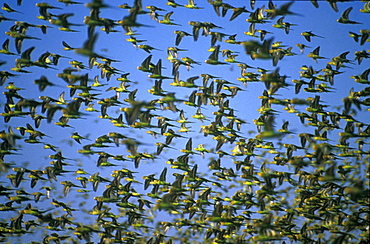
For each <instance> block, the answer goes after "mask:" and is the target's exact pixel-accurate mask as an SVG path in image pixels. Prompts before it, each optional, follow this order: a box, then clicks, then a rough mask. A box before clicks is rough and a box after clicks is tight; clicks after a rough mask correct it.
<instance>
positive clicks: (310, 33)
mask: <svg viewBox="0 0 370 244" xmlns="http://www.w3.org/2000/svg"><path fill="white" fill-rule="evenodd" d="M301 35H302V36H304V38H305V39H306V40H307V41H308V42H311V37H320V38H324V37H322V36H318V35H316V34H313V33H312V31H305V32H302V33H301Z"/></svg>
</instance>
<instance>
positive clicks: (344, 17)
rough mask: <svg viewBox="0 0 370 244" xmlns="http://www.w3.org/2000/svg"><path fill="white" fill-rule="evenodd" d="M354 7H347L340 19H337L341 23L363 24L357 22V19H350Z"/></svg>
mask: <svg viewBox="0 0 370 244" xmlns="http://www.w3.org/2000/svg"><path fill="white" fill-rule="evenodd" d="M352 9H353V7H349V8H347V9H346V10H344V12H343V13H342V15H341V16H340V18H339V19H337V21H338V22H339V23H341V24H362V23H360V22H356V21H353V20H350V19H349V17H348V16H349V14H350V13H351V11H352Z"/></svg>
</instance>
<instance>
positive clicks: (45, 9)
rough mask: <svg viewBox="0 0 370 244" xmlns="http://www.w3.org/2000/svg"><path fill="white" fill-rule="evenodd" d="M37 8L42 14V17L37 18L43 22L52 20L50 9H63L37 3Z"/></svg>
mask: <svg viewBox="0 0 370 244" xmlns="http://www.w3.org/2000/svg"><path fill="white" fill-rule="evenodd" d="M36 6H37V7H38V8H39V13H40V16H38V17H37V18H39V19H42V20H50V19H51V17H52V14H50V13H49V12H48V9H61V8H58V7H54V6H52V5H50V4H48V3H45V2H43V3H36Z"/></svg>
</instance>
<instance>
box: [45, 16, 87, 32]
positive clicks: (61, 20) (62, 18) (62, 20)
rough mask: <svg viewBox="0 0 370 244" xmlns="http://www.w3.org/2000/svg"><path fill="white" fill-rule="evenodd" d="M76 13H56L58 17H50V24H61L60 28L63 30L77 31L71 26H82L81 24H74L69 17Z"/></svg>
mask: <svg viewBox="0 0 370 244" xmlns="http://www.w3.org/2000/svg"><path fill="white" fill-rule="evenodd" d="M73 15H74V14H73V13H68V14H60V15H55V17H57V18H56V19H53V18H51V19H49V22H50V24H53V25H56V26H60V27H59V30H62V31H71V32H76V31H75V30H72V29H70V27H71V26H81V25H80V24H72V23H70V22H68V20H67V18H69V17H72V16H73Z"/></svg>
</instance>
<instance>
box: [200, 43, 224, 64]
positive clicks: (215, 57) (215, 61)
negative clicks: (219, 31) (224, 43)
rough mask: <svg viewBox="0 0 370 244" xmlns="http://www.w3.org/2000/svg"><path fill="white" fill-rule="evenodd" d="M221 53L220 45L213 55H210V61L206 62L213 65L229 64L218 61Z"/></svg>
mask: <svg viewBox="0 0 370 244" xmlns="http://www.w3.org/2000/svg"><path fill="white" fill-rule="evenodd" d="M219 52H220V45H217V46H216V47H215V48H214V50H213V52H212V53H211V55H209V57H208V59H207V60H206V61H204V62H206V63H207V64H211V65H220V64H228V63H225V62H221V61H218V54H219Z"/></svg>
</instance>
